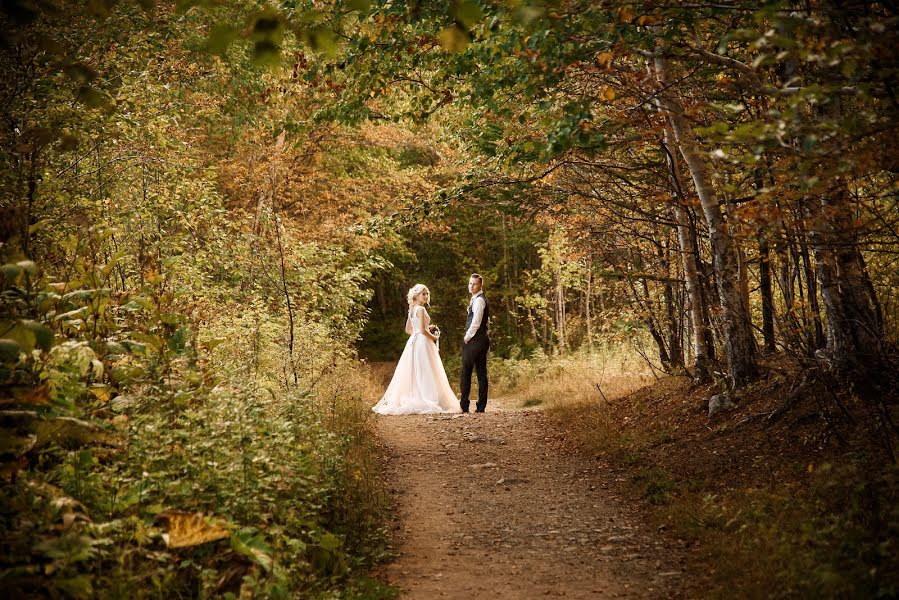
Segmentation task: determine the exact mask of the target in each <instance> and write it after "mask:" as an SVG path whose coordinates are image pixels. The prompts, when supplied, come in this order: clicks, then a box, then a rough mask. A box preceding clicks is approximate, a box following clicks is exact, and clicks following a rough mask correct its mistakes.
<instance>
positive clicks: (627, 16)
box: [618, 6, 634, 23]
mask: <svg viewBox="0 0 899 600" xmlns="http://www.w3.org/2000/svg"><path fill="white" fill-rule="evenodd" d="M618 20H619V21H623V22H625V23H630V22H631V21H633V20H634V9H632V8H631V7H630V6H622V7H621V8H619V9H618Z"/></svg>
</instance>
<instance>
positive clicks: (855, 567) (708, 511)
mask: <svg viewBox="0 0 899 600" xmlns="http://www.w3.org/2000/svg"><path fill="white" fill-rule="evenodd" d="M663 387H664V386H658V389H659V390H662V388H663ZM665 393H667V392H665V391H655V392H654V391H653V389H650V390H648V391H646V390H644V392H643V393H641V394H639V395H634V396H633V397H627V398H623V399H621V400H619V401H618V402H615V403H614V405H613V406H610V405H608V404H607V403H605V402H602V401H596V400H595V399H594V400H592V401H589V402H584V401H583V400H581V401H575V402H558V403H555V404H553V405H552V406H551V407H550V409H549V410H550V414H552V415H553V416H554V417H555V418H556V419H557V420H559V421H560V422H561V423H562V424H563V425H564V426H565V427H566V428H567V429H568V430H569V431H571V432H572V433H573V434H574V438H575V439H576V440H577V443H578V445H579V446H580V447H581V448H582V449H583V450H586V451H587V452H588V453H594V454H596V455H597V456H601V457H603V458H604V459H607V460H609V461H611V462H612V464H613V465H614V466H615V467H617V468H618V469H619V470H620V471H621V472H623V473H626V474H629V477H628V478H627V479H626V481H628V482H629V488H628V489H629V493H631V494H632V495H634V496H636V497H639V498H641V499H642V501H643V502H644V507H645V510H646V511H647V512H648V514H649V516H650V518H651V519H652V520H654V521H655V522H656V524H657V525H658V526H659V527H662V528H664V529H667V530H668V531H670V532H671V535H672V536H675V537H677V538H680V539H682V540H685V542H686V543H687V544H688V545H689V546H690V547H691V548H693V552H694V557H696V559H697V562H696V567H695V569H694V570H695V571H696V572H702V573H704V574H706V575H707V581H706V582H705V583H701V582H694V585H696V586H697V587H696V589H697V590H699V589H701V590H702V592H701V593H702V595H703V596H704V597H720V598H732V597H734V594H738V595H739V596H740V597H746V598H791V597H804V598H888V597H895V596H896V595H897V594H899V545H897V540H899V468H897V466H896V465H895V464H893V463H891V462H890V461H889V460H886V459H885V458H884V453H883V451H882V449H880V448H878V447H877V444H876V441H872V440H871V439H870V438H865V437H864V436H855V437H854V438H851V440H852V441H850V442H848V444H849V445H848V446H845V447H843V448H842V449H841V450H840V451H839V452H833V453H831V454H830V455H829V458H828V459H827V460H821V459H820V458H816V456H819V455H816V454H813V455H810V458H808V459H806V460H805V461H803V459H802V458H801V457H800V456H799V455H796V454H791V455H790V456H789V457H784V456H779V455H778V452H777V451H773V450H772V451H771V453H770V454H768V455H764V456H757V457H756V459H755V460H756V465H757V466H758V465H767V467H766V468H765V469H760V470H759V471H764V472H766V473H767V474H766V475H765V476H764V477H761V476H756V477H752V476H747V472H746V471H745V470H744V469H745V465H742V464H740V462H739V461H730V462H727V463H726V464H729V465H730V466H726V467H720V468H718V470H713V471H708V469H705V470H703V471H701V472H700V471H697V470H696V469H695V468H694V467H691V466H690V465H691V464H696V463H694V462H692V461H686V460H685V457H686V456H687V455H691V454H692V455H695V453H696V452H697V451H698V450H696V449H693V448H692V447H691V445H693V444H698V443H699V441H698V440H699V439H702V438H703V435H702V434H701V432H700V433H699V434H697V435H696V436H693V437H690V436H687V435H685V434H684V433H683V432H680V434H678V435H676V434H675V432H674V431H673V430H672V429H671V428H670V426H668V425H665V424H661V423H657V422H654V421H653V420H651V419H648V418H645V415H643V414H642V413H641V410H642V408H641V407H645V406H646V403H652V402H660V401H661V400H660V398H661V397H662V394H665ZM690 419H695V421H696V424H695V429H696V430H699V429H701V428H703V427H704V423H705V417H704V416H702V415H701V414H699V413H698V412H697V413H696V414H695V415H694V416H692V417H690ZM856 426H857V427H859V428H860V429H863V425H862V423H861V421H860V422H859V423H858V424H857V425H856ZM872 427H873V425H872ZM745 429H746V433H745V435H746V436H752V435H755V433H754V432H753V431H752V430H751V429H750V428H748V427H747V428H745ZM708 431H709V434H708V436H707V440H706V443H707V444H708V443H713V442H709V440H714V435H713V434H712V433H711V429H709V430H708ZM765 434H766V433H764V432H761V433H760V435H765ZM767 435H770V432H768V433H767ZM746 439H747V440H748V439H749V438H748V437H747V438H746ZM743 441H745V440H743ZM740 443H741V438H736V439H733V438H728V441H727V444H728V445H734V444H737V445H738V444H740ZM714 447H715V448H717V451H718V452H719V453H721V452H724V453H728V452H729V450H728V449H727V448H726V447H722V446H714ZM710 451H711V450H710V449H709V448H704V449H703V450H702V452H710ZM700 462H701V461H700ZM797 462H798V463H799V464H796V463H797Z"/></svg>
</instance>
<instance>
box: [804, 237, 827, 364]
mask: <svg viewBox="0 0 899 600" xmlns="http://www.w3.org/2000/svg"><path fill="white" fill-rule="evenodd" d="M799 256H800V258H801V259H802V270H803V272H804V273H805V284H806V290H807V292H808V294H807V295H808V311H809V314H810V317H811V320H812V327H813V329H812V330H809V334H808V335H809V338H808V348H807V351H808V355H809V356H812V355H813V354H814V353H815V350H817V349H818V348H820V347H821V346H823V345H824V343H825V339H824V325H823V323H822V322H821V307H820V306H819V305H818V281H817V278H816V277H815V271H814V269H812V260H811V257H810V256H809V244H808V240H807V239H806V224H805V221H804V220H803V219H800V220H799Z"/></svg>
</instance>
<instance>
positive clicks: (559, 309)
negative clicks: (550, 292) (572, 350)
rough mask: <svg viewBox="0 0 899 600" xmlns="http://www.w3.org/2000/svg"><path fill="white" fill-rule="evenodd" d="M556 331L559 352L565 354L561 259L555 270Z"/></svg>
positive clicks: (563, 288) (563, 290) (563, 293)
mask: <svg viewBox="0 0 899 600" xmlns="http://www.w3.org/2000/svg"><path fill="white" fill-rule="evenodd" d="M556 333H557V336H558V340H559V354H565V346H566V344H565V287H564V286H563V285H562V261H561V260H560V261H559V268H558V269H557V270H556Z"/></svg>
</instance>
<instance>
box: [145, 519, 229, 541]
mask: <svg viewBox="0 0 899 600" xmlns="http://www.w3.org/2000/svg"><path fill="white" fill-rule="evenodd" d="M159 518H160V519H163V520H165V521H167V526H166V530H167V531H166V533H164V534H162V539H163V540H165V543H166V545H167V546H168V547H169V548H187V547H190V546H199V545H200V544H205V543H207V542H214V541H215V540H221V539H223V538H226V537H228V536H229V535H231V534H230V532H229V531H228V529H227V528H226V527H225V525H226V523H225V522H224V521H222V520H221V519H217V520H212V519H207V518H206V517H204V516H203V513H200V512H198V513H187V512H181V511H176V510H171V511H168V512H165V513H163V514H161V515H159Z"/></svg>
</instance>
